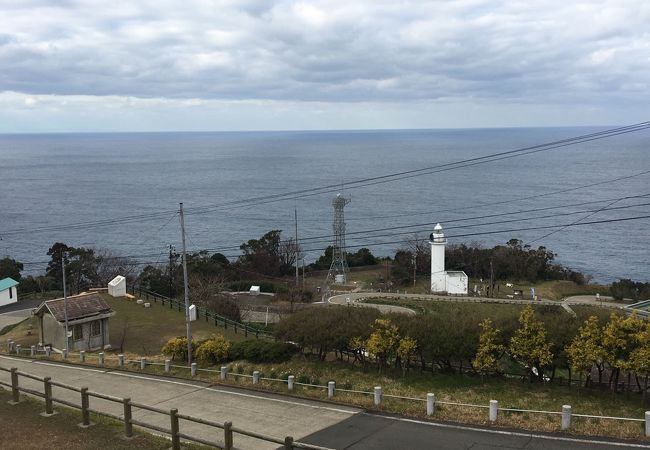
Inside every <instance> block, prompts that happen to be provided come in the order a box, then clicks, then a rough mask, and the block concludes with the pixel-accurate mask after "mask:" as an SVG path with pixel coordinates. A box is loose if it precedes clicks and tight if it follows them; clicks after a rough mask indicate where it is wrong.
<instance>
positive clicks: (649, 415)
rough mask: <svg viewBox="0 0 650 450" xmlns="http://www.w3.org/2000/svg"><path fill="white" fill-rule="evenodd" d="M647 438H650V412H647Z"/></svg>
mask: <svg viewBox="0 0 650 450" xmlns="http://www.w3.org/2000/svg"><path fill="white" fill-rule="evenodd" d="M645 437H650V411H646V412H645Z"/></svg>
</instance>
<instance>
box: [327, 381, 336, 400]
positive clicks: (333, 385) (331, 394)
mask: <svg viewBox="0 0 650 450" xmlns="http://www.w3.org/2000/svg"><path fill="white" fill-rule="evenodd" d="M335 389H336V382H334V381H328V382H327V398H332V397H334V390H335Z"/></svg>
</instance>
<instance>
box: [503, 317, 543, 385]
mask: <svg viewBox="0 0 650 450" xmlns="http://www.w3.org/2000/svg"><path fill="white" fill-rule="evenodd" d="M509 350H510V355H511V356H512V357H513V358H514V359H515V360H517V361H519V362H520V363H522V364H524V365H525V366H526V370H527V371H528V374H529V376H530V380H531V381H532V380H533V378H534V377H537V378H538V379H540V380H541V379H543V371H542V369H543V368H544V367H545V366H548V365H549V364H550V363H551V361H552V360H553V354H552V353H551V344H550V343H549V342H548V341H547V340H546V329H545V328H544V324H543V323H542V322H541V321H540V320H537V319H535V313H534V311H533V308H532V306H530V305H529V306H526V307H525V308H524V310H523V311H522V312H521V315H520V316H519V329H518V330H516V331H515V335H514V336H513V337H512V339H511V340H510V348H509Z"/></svg>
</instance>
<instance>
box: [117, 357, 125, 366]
mask: <svg viewBox="0 0 650 450" xmlns="http://www.w3.org/2000/svg"><path fill="white" fill-rule="evenodd" d="M117 365H118V366H120V367H124V355H117Z"/></svg>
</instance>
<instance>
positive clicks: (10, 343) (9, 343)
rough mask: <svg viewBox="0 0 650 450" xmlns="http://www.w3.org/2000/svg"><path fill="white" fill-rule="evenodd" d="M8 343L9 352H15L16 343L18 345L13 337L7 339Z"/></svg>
mask: <svg viewBox="0 0 650 450" xmlns="http://www.w3.org/2000/svg"><path fill="white" fill-rule="evenodd" d="M7 345H8V346H9V353H13V351H14V345H16V343H15V342H14V341H13V339H9V340H8V341H7Z"/></svg>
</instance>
